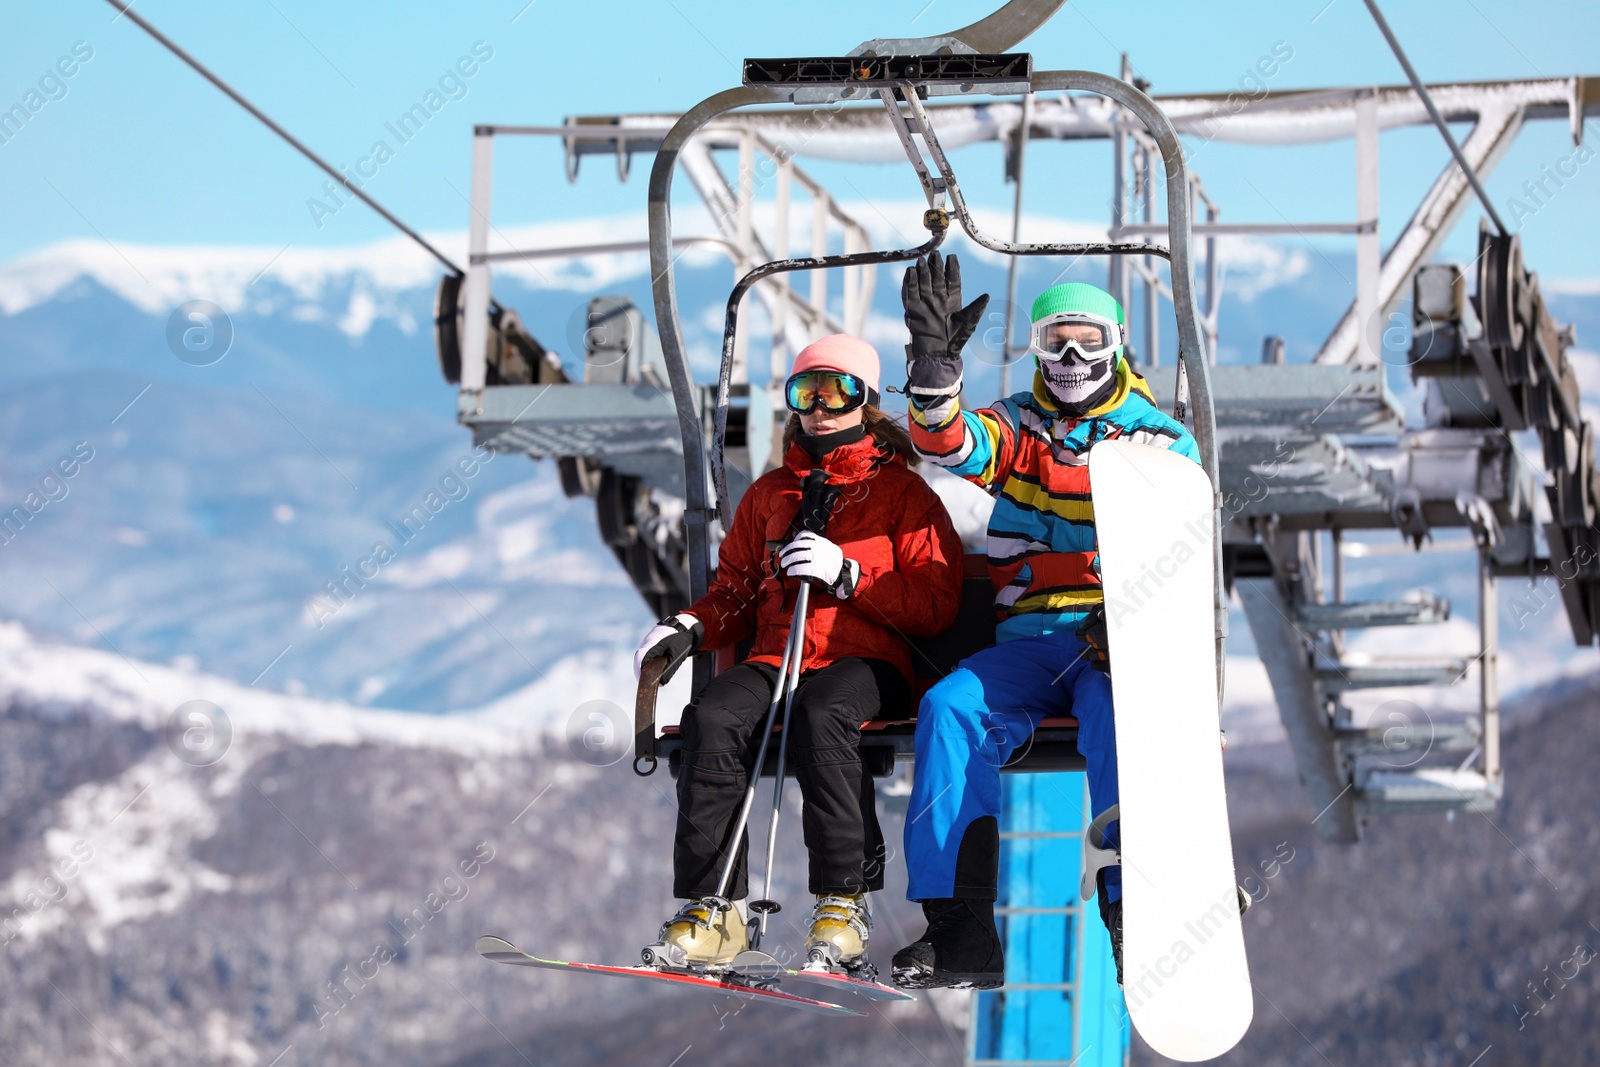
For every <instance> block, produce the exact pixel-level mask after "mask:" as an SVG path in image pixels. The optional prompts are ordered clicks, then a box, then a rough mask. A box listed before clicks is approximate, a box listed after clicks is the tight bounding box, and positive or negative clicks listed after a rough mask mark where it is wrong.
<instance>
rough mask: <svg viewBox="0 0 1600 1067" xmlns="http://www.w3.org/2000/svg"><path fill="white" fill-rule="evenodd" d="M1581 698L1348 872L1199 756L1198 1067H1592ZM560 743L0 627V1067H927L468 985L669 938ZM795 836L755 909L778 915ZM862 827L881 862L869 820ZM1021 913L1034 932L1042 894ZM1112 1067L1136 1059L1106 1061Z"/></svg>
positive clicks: (1584, 697) (886, 814) (620, 821)
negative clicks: (1482, 791) (1202, 784)
mask: <svg viewBox="0 0 1600 1067" xmlns="http://www.w3.org/2000/svg"><path fill="white" fill-rule="evenodd" d="M1597 693H1600V672H1596V673H1591V674H1589V675H1588V676H1587V677H1584V678H1579V679H1574V680H1572V681H1570V682H1568V683H1565V684H1564V685H1562V686H1560V687H1556V688H1554V689H1551V690H1545V691H1541V692H1538V693H1535V694H1533V698H1534V699H1532V700H1531V701H1530V706H1537V708H1538V710H1539V711H1540V712H1541V713H1540V714H1529V715H1527V716H1525V717H1524V718H1523V720H1522V721H1521V722H1520V723H1518V724H1517V725H1516V726H1515V727H1514V728H1513V729H1512V730H1511V731H1510V732H1509V733H1508V736H1507V739H1506V747H1505V764H1506V774H1507V779H1508V782H1509V783H1510V785H1511V788H1510V790H1508V797H1507V800H1506V801H1505V802H1504V806H1503V808H1502V809H1501V811H1499V812H1497V813H1495V814H1494V815H1492V816H1488V817H1485V816H1479V815H1471V814H1467V815H1462V816H1460V817H1458V818H1456V819H1454V820H1446V819H1445V818H1444V817H1442V816H1438V815H1434V816H1427V817H1423V816H1415V817H1409V818H1405V817H1397V818H1394V819H1387V820H1381V821H1379V822H1377V823H1375V824H1374V825H1373V826H1372V827H1370V828H1369V830H1368V841H1367V843H1365V844H1363V845H1362V846H1360V847H1358V848H1353V849H1352V848H1341V847H1339V846H1327V845H1323V844H1321V843H1320V842H1319V841H1318V839H1317V833H1316V828H1315V826H1314V816H1315V814H1316V813H1315V812H1314V811H1313V810H1312V808H1311V806H1310V804H1309V802H1308V801H1307V799H1306V797H1305V794H1304V791H1303V790H1302V789H1301V788H1300V786H1299V784H1298V783H1297V782H1296V781H1295V780H1294V776H1293V772H1292V770H1291V764H1290V762H1289V761H1288V759H1287V756H1286V755H1284V756H1282V757H1281V758H1279V759H1276V760H1272V761H1263V760H1257V759H1250V758H1246V757H1245V756H1244V753H1242V752H1241V750H1240V749H1239V748H1237V747H1236V746H1230V748H1229V751H1228V754H1227V757H1226V762H1227V765H1228V778H1229V794H1230V810H1231V813H1232V815H1233V819H1234V824H1235V837H1234V842H1235V863H1236V866H1237V868H1238V870H1239V871H1240V872H1241V878H1252V877H1253V878H1254V881H1251V882H1250V883H1249V884H1250V885H1251V886H1252V892H1255V893H1256V894H1257V895H1258V898H1259V903H1258V904H1257V905H1256V907H1255V908H1253V909H1252V911H1251V914H1250V916H1249V918H1248V919H1247V921H1246V924H1245V933H1246V938H1247V941H1248V946H1249V951H1250V954H1251V960H1252V974H1253V977H1254V980H1255V983H1256V986H1257V989H1258V990H1259V991H1261V993H1262V1002H1261V1003H1258V1005H1257V1010H1256V1023H1255V1025H1254V1026H1253V1027H1252V1030H1251V1032H1250V1034H1249V1035H1247V1037H1246V1039H1245V1043H1244V1044H1243V1045H1241V1047H1240V1048H1239V1049H1237V1050H1236V1051H1235V1052H1234V1053H1233V1054H1232V1055H1231V1057H1230V1058H1229V1060H1228V1061H1227V1062H1229V1063H1234V1062H1237V1063H1240V1064H1252V1065H1257V1064H1274V1065H1277V1064H1282V1065H1289V1064H1300V1063H1308V1062H1312V1061H1313V1060H1314V1061H1315V1062H1321V1060H1320V1059H1318V1058H1316V1057H1310V1058H1309V1059H1308V1053H1307V1048H1306V1043H1307V1042H1308V1041H1310V1042H1313V1043H1314V1045H1315V1047H1316V1048H1317V1049H1318V1050H1319V1051H1322V1052H1323V1053H1324V1054H1325V1055H1327V1056H1330V1057H1332V1058H1333V1061H1334V1062H1339V1063H1345V1062H1349V1063H1357V1062H1360V1063H1368V1062H1371V1063H1399V1062H1407V1061H1408V1057H1409V1062H1416V1063H1427V1062H1438V1063H1447V1062H1462V1061H1463V1060H1462V1058H1460V1057H1455V1058H1451V1057H1447V1056H1446V1055H1445V1053H1446V1050H1448V1049H1454V1050H1455V1051H1460V1048H1461V1047H1462V1046H1460V1045H1457V1044H1454V1043H1455V1042H1457V1041H1463V1040H1464V1041H1471V1042H1472V1043H1473V1044H1472V1048H1471V1049H1469V1050H1468V1053H1469V1055H1470V1054H1472V1053H1473V1052H1475V1051H1479V1050H1481V1049H1482V1047H1483V1046H1484V1045H1485V1044H1488V1043H1493V1044H1494V1045H1495V1046H1496V1049H1497V1051H1498V1052H1499V1053H1500V1055H1501V1056H1502V1058H1503V1060H1504V1062H1524V1063H1536V1062H1545V1063H1548V1062H1573V1063H1579V1062H1588V1060H1589V1059H1592V1057H1593V1056H1594V1054H1595V1052H1596V1046H1595V1043H1594V1042H1595V1034H1594V1028H1593V1026H1592V1025H1591V1018H1592V1005H1593V999H1594V997H1595V989H1594V984H1593V978H1592V973H1591V972H1590V971H1587V970H1584V971H1582V972H1581V976H1580V977H1579V979H1578V980H1576V981H1570V982H1566V983H1563V984H1562V985H1561V986H1560V987H1556V986H1553V985H1544V986H1543V988H1544V989H1545V990H1546V992H1544V993H1537V992H1536V989H1535V987H1534V983H1540V984H1543V983H1544V982H1545V979H1546V971H1545V970H1543V968H1544V967H1545V966H1546V965H1547V964H1548V965H1550V967H1551V968H1552V969H1555V968H1556V965H1557V963H1559V962H1560V961H1563V960H1569V959H1570V958H1571V957H1572V954H1573V946H1574V945H1575V944H1587V945H1589V946H1593V945H1595V944H1596V941H1595V939H1594V935H1593V934H1592V933H1591V932H1589V930H1588V927H1587V926H1586V925H1585V920H1586V919H1590V920H1592V918H1593V916H1594V915H1595V914H1596V912H1595V907H1596V904H1597V903H1600V896H1597V893H1600V889H1597V883H1596V882H1595V878H1594V871H1593V864H1592V862H1590V857H1591V856H1592V855H1593V853H1594V850H1595V848H1597V847H1600V831H1597V829H1596V827H1595V826H1594V825H1593V823H1592V820H1585V819H1584V818H1583V817H1582V813H1584V812H1587V811H1589V810H1591V809H1592V808H1593V807H1594V804H1595V802H1596V785H1595V779H1594V775H1593V774H1592V773H1591V767H1590V764H1591V762H1592V761H1591V759H1590V754H1589V748H1590V747H1591V746H1587V745H1585V744H1583V743H1582V738H1584V737H1585V736H1587V734H1588V732H1589V731H1590V730H1591V729H1592V725H1591V724H1590V723H1589V719H1591V718H1592V714H1593V709H1594V704H1595V699H1596V695H1597ZM578 726H579V728H578V729H574V728H573V727H572V726H569V725H568V724H567V723H565V722H560V721H556V722H544V723H533V724H528V723H524V722H521V721H519V720H515V719H511V718H507V717H504V716H498V715H492V714H484V713H479V714H467V715H459V716H452V717H448V718H443V717H436V716H424V715H415V714H407V713H399V712H388V711H376V710H372V709H367V708H359V707H354V706H351V705H349V704H344V703H340V702H337V701H325V700H315V699H312V698H309V697H292V696H286V695H283V694H276V693H270V692H264V691H262V690H261V689H260V688H259V687H250V686H248V685H245V684H242V683H239V682H235V681H231V680H228V679H224V678H219V677H216V676H212V675H207V674H205V673H203V672H200V671H196V670H194V669H193V668H191V667H189V666H185V665H180V666H166V665H160V664H155V663H149V662H144V661H140V660H137V659H134V658H129V657H124V656H121V655H119V654H118V653H116V652H114V651H110V650H100V649H85V648H81V647H75V646H71V645H61V644H57V643H53V642H50V641H46V640H42V639H40V638H38V637H36V636H34V635H31V634H29V633H28V632H26V631H25V630H24V629H23V628H22V627H20V626H19V625H17V624H15V623H11V624H5V625H3V626H0V931H3V932H0V939H3V942H4V952H3V953H0V982H3V986H4V989H5V990H6V995H5V996H4V997H0V1035H3V1038H0V1044H3V1048H4V1060H5V1062H6V1063H7V1064H16V1065H17V1067H44V1065H47V1064H48V1065H50V1067H90V1065H96V1067H98V1065H101V1064H109V1063H122V1064H128V1065H130V1067H147V1065H149V1067H156V1065H160V1067H218V1065H239V1067H287V1065H292V1064H307V1065H309V1064H319V1065H321V1064H327V1065H341V1067H344V1065H350V1067H359V1065H367V1064H373V1065H378V1064H382V1065H385V1067H515V1065H518V1064H523V1063H527V1062H531V1063H538V1064H540V1065H552V1067H566V1065H572V1067H578V1065H586V1064H596V1063H627V1064H634V1063H640V1062H645V1063H652V1062H657V1061H659V1062H660V1063H668V1062H670V1061H672V1060H673V1059H674V1057H678V1058H680V1059H683V1058H686V1057H690V1056H692V1062H695V1063H698V1064H711V1065H715V1067H722V1065H728V1067H733V1065H737V1064H748V1063H749V1062H750V1060H751V1057H752V1056H759V1057H760V1058H761V1059H762V1061H763V1062H765V1063H769V1064H771V1065H772V1067H804V1065H814V1064H817V1063H872V1064H878V1063H900V1062H906V1061H908V1060H914V1061H915V1062H918V1063H925V1064H929V1065H937V1067H943V1065H945V1064H951V1065H954V1064H957V1063H960V1062H963V1051H964V1043H963V1038H962V1033H961V1031H962V1029H963V1027H964V1025H965V1022H966V1019H967V1014H966V1010H967V1008H966V1002H965V1000H964V999H963V998H962V996H961V995H959V994H957V995H954V996H952V997H929V996H927V995H919V998H918V1000H917V1001H916V1002H914V1003H908V1004H896V1005H877V1006H874V1007H872V1009H871V1012H870V1014H871V1017H870V1018H865V1019H858V1020H851V1019H846V1020H834V1021H832V1022H830V1024H829V1025H828V1026H826V1027H819V1026H817V1025H816V1021H815V1020H814V1019H813V1018H812V1017H810V1016H807V1015H802V1014H799V1013H793V1012H788V1011H786V1010H784V1009H780V1008H774V1007H770V1006H763V1005H749V1006H745V1007H743V1008H741V1007H740V1005H739V1004H738V1003H737V1002H731V1003H730V1002H722V1001H717V1000H715V999H700V998H699V997H697V996H696V995H695V994H691V993H686V992H684V991H682V990H660V989H655V988H651V987H645V986H643V985H637V986H636V985H634V984H631V983H618V982H610V983H608V982H606V981H604V980H602V979H596V978H588V979H585V978H584V977H583V976H578V975H566V976H563V975H554V974H547V973H543V972H530V971H525V970H521V969H513V968H506V967H497V966H494V965H491V964H489V963H486V962H484V961H482V960H481V959H479V958H478V957H477V955H476V954H475V953H474V952H473V951H472V943H473V941H474V939H475V938H476V937H477V936H478V935H479V934H482V933H485V932H496V933H500V934H503V935H506V936H508V937H511V938H513V939H514V940H516V941H518V942H519V943H522V944H525V945H527V946H529V947H532V948H536V949H538V950H540V951H543V952H545V953H548V954H550V955H553V956H556V957H558V958H576V959H594V960H609V961H617V962H621V961H626V960H628V959H631V958H633V957H634V954H635V953H636V952H637V949H638V946H639V945H640V944H641V943H643V942H644V941H646V940H648V939H649V938H651V937H652V936H653V935H654V933H655V929H656V924H657V923H659V922H660V921H661V919H662V918H664V917H665V916H666V915H667V914H668V912H670V911H671V909H672V906H673V902H672V901H671V899H670V893H669V890H670V884H669V875H668V854H669V839H670V833H671V827H672V820H673V817H674V811H675V801H674V799H673V795H672V788H671V782H670V780H667V779H666V777H665V775H659V776H657V777H654V778H649V779H640V778H636V777H635V776H634V775H633V774H632V773H631V772H630V771H629V770H628V769H627V762H626V760H625V759H621V760H618V761H617V762H614V763H609V764H608V765H597V764H605V763H606V760H607V759H609V758H610V757H609V756H608V755H605V754H601V755H599V756H597V754H596V752H595V750H593V749H589V748H587V747H585V743H584V741H585V735H586V734H587V733H588V731H589V730H590V729H591V727H592V723H591V722H589V721H588V720H584V721H583V722H582V723H581V724H578ZM625 737H626V733H625V732H624V738H625ZM789 800H790V803H791V804H793V805H796V806H797V805H798V795H797V794H796V793H795V792H794V791H792V790H791V791H790V793H789ZM797 814H798V813H797V812H795V811H793V809H791V813H790V814H789V815H786V817H785V819H784V823H783V832H782V833H781V838H782V840H781V841H780V843H779V852H778V855H779V857H780V867H779V877H778V879H777V883H776V885H775V890H776V894H775V895H777V896H778V897H779V898H780V899H783V900H785V901H792V902H796V903H798V902H800V901H801V900H803V895H804V888H805V887H804V884H803V881H802V878H801V872H802V870H803V863H802V862H801V861H800V857H802V856H803V854H804V853H803V849H802V847H801V842H800V840H799V825H800V819H799V818H797V817H794V815H797ZM881 818H882V820H883V822H884V830H885V833H886V835H887V836H888V838H889V840H890V841H898V840H899V838H900V820H901V819H902V818H903V815H901V814H899V813H896V812H895V811H894V810H892V809H890V810H885V811H883V812H882V813H881ZM1271 859H1276V860H1277V861H1278V862H1277V864H1275V865H1272V866H1269V865H1268V864H1267V862H1266V861H1268V860H1271ZM1256 872H1264V873H1261V874H1257V873H1256ZM1265 872H1270V873H1265ZM903 879H904V870H903V865H902V864H901V863H899V862H898V861H897V862H895V863H893V864H891V866H890V870H889V872H888V881H889V884H888V886H887V888H886V891H885V892H884V893H882V894H878V895H877V897H876V899H875V901H874V914H875V919H876V923H875V927H874V951H875V952H877V953H888V952H892V951H893V949H894V948H896V947H898V946H899V945H901V944H904V943H905V942H907V941H908V940H910V939H911V938H912V937H914V936H916V934H917V933H918V932H919V931H920V916H919V915H918V914H917V912H916V910H915V909H914V908H913V907H911V906H910V905H907V904H906V903H905V902H904V900H903V892H904V881H903ZM1041 892H1043V893H1045V894H1046V895H1045V896H1043V897H1041V898H1040V900H1041V901H1043V900H1050V899H1059V900H1060V901H1061V903H1063V904H1065V903H1066V902H1067V901H1068V900H1069V899H1070V898H1071V897H1073V896H1075V887H1074V886H1057V887H1054V888H1053V889H1050V888H1048V887H1047V888H1045V889H1042V890H1041ZM1051 894H1055V896H1054V897H1052V896H1051ZM804 915H805V909H804V908H803V907H798V906H797V907H793V908H786V909H785V911H784V912H783V913H781V914H780V915H779V916H778V920H779V922H778V924H777V927H776V928H775V930H774V932H773V934H772V937H773V939H774V940H775V941H777V942H778V943H780V944H782V945H791V944H792V943H793V942H794V940H795V938H797V937H798V936H799V927H798V926H796V925H793V924H794V923H796V922H798V921H799V920H801V919H803V918H804ZM1552 961H1556V962H1552ZM1552 993H1553V994H1554V996H1551V995H1550V994H1552ZM1535 997H1538V999H1534V998H1535ZM1547 1002H1548V1003H1547ZM1273 1009H1276V1010H1273ZM1528 1015H1534V1016H1536V1018H1533V1019H1532V1020H1531V1021H1530V1022H1529V1023H1528V1025H1526V1026H1523V1025H1519V1024H1520V1023H1522V1022H1524V1021H1525V1020H1526V1017H1527V1016H1528ZM1419 1049H1422V1050H1425V1051H1429V1050H1431V1053H1436V1054H1431V1055H1422V1056H1419V1055H1418V1054H1417V1052H1418V1050H1419ZM642 1050H643V1051H642ZM1341 1051H1342V1052H1346V1053H1348V1054H1347V1055H1339V1054H1338V1053H1339V1052H1341ZM1135 1062H1138V1063H1146V1062H1154V1061H1153V1059H1152V1058H1151V1057H1150V1055H1149V1054H1148V1052H1147V1051H1145V1050H1143V1049H1141V1048H1137V1047H1136V1049H1135Z"/></svg>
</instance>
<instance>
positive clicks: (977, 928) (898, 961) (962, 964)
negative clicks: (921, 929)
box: [893, 897, 1006, 989]
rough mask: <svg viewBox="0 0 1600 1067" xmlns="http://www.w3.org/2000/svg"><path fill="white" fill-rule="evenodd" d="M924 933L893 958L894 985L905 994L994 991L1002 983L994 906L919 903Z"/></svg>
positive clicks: (967, 902)
mask: <svg viewBox="0 0 1600 1067" xmlns="http://www.w3.org/2000/svg"><path fill="white" fill-rule="evenodd" d="M922 914H923V915H925V916H927V919H928V932H927V933H925V934H923V935H922V939H921V940H919V941H917V942H916V943H914V944H911V945H907V946H906V947H905V948H903V949H901V950H900V951H899V952H896V953H895V954H894V965H893V966H894V983H895V985H898V986H902V987H904V988H907V989H931V988H935V987H939V988H949V989H994V988H996V987H998V986H1000V985H1002V984H1003V983H1004V982H1005V979H1006V964H1005V950H1004V948H1003V947H1002V946H1001V944H1000V934H999V933H998V932H997V931H996V930H995V926H994V901H992V900H970V899H964V898H952V897H945V898H942V899H939V900H925V901H923V902H922Z"/></svg>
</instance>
